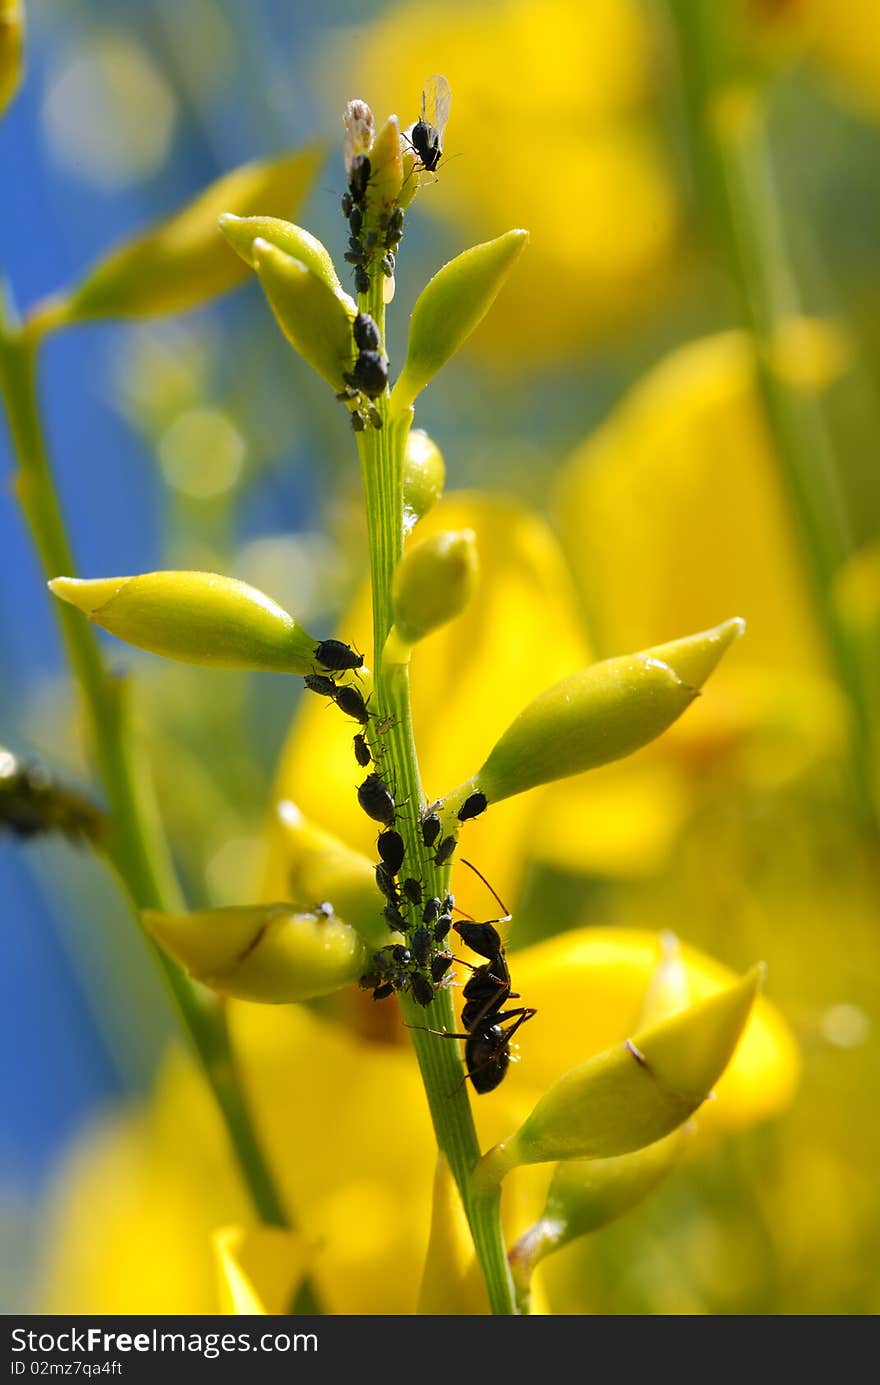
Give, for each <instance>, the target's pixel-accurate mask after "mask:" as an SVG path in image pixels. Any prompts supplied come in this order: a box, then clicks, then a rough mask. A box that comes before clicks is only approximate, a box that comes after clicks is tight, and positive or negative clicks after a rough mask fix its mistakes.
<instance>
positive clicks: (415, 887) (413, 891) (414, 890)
mask: <svg viewBox="0 0 880 1385" xmlns="http://www.w3.org/2000/svg"><path fill="white" fill-rule="evenodd" d="M403 893H404V894H405V895H406V897H407V899H408V900H409V902H410V904H414V905H415V906H416V907H417V908H418V906H419V905H420V904H421V902H422V887H421V885H420V884H419V882H418V880H414V879H413V878H412V876H408V877H407V879H406V880H404V882H403Z"/></svg>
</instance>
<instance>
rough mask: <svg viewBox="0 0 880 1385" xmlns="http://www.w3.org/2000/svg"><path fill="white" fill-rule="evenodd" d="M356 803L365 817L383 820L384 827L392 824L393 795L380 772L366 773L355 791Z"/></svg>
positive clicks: (377, 820) (375, 820)
mask: <svg viewBox="0 0 880 1385" xmlns="http://www.w3.org/2000/svg"><path fill="white" fill-rule="evenodd" d="M357 796H358V803H359V804H360V805H361V807H362V808H363V810H364V812H365V813H366V815H367V817H369V818H372V819H373V821H374V822H384V823H385V825H386V827H391V826H393V824H394V812H395V806H396V805H395V802H394V795H393V794H392V792H391V790H390V789H389V787H388V785H387V784H386V783H385V780H384V779H383V778H382V776H381V774H368V775H367V777H366V779H365V780H364V782H363V783H362V784H361V786H360V788H359V789H358V791H357Z"/></svg>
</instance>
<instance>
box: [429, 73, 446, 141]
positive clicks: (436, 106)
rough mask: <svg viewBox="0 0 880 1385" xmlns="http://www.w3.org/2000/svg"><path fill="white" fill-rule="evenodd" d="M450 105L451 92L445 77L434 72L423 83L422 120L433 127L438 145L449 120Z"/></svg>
mask: <svg viewBox="0 0 880 1385" xmlns="http://www.w3.org/2000/svg"><path fill="white" fill-rule="evenodd" d="M451 104H452V91H451V89H450V86H449V83H448V82H447V80H446V78H445V77H442V76H441V75H440V73H438V72H435V73H434V75H433V76H432V77H429V78H428V80H427V82H426V83H425V89H424V91H423V92H422V120H424V121H427V123H428V124H429V125H433V126H434V129H435V130H436V131H437V135H438V137H439V140H440V143H441V145H442V143H443V133H444V131H445V129H446V124H447V121H448V120H449V107H450V105H451Z"/></svg>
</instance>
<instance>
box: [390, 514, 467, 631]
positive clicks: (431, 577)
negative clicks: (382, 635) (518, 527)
mask: <svg viewBox="0 0 880 1385" xmlns="http://www.w3.org/2000/svg"><path fill="white" fill-rule="evenodd" d="M478 573H479V562H478V559H477V543H476V535H475V534H474V531H473V530H472V529H459V530H445V531H444V532H442V533H440V534H434V535H433V536H432V537H431V538H430V539H425V540H424V541H423V542H422V543H417V544H416V545H415V546H414V547H413V548H410V549H409V550H408V551H407V552H406V553H405V554H404V555H403V557H402V558H401V560H400V562H399V563H398V565H397V570H396V572H395V574H394V583H393V586H392V600H393V604H394V623H395V626H396V628H397V632H398V634H399V636H400V638H401V639H402V640H403V641H404V643H406V644H415V643H416V642H417V641H418V640H423V639H424V638H425V636H426V635H430V633H431V631H432V630H436V629H437V628H438V626H441V625H446V624H448V622H449V621H450V620H454V619H455V617H456V616H459V615H461V613H462V611H463V610H464V609H465V607H466V606H467V604H468V602H469V601H470V599H471V597H472V596H473V594H474V590H475V588H476V584H477V576H478Z"/></svg>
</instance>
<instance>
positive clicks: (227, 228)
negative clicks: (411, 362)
mask: <svg viewBox="0 0 880 1385" xmlns="http://www.w3.org/2000/svg"><path fill="white" fill-rule="evenodd" d="M218 225H219V227H220V230H221V231H222V232H223V234H224V236H225V237H226V239H227V240H228V241H229V244H230V245H231V246H232V248H233V250H234V251H235V252H236V254H238V255H240V256H241V258H242V259H243V260H244V262H245V264H248V265H250V267H251V269H256V267H257V265H256V260H255V257H254V242H255V241H257V240H264V241H266V242H267V243H268V244H269V245H274V246H275V249H276V250H283V251H284V253H285V255H290V256H292V258H293V259H295V260H299V262H300V264H303V265H305V267H306V269H310V270H311V272H312V273H313V274H317V276H318V278H319V279H323V280H324V283H325V284H326V285H327V287H328V288H329V289H332V290H333V292H334V293H335V294H336V296H337V297H338V298H343V299H348V302H349V303H350V304H351V308H352V311H354V310H355V308H354V302H353V300H352V299H351V298H349V296H348V295H347V294H345V293H344V292H343V288H342V285H341V283H340V282H339V276H338V275H337V273H336V269H335V268H334V265H333V261H332V259H331V258H330V252H329V250H328V249H327V247H326V246H325V245H323V244H322V243H321V241H319V240H318V238H317V236H313V235H312V234H311V232H310V231H304V230H303V228H302V226H294V224H293V222H292V221H282V220H281V218H280V217H277V216H235V215H234V214H233V213H232V212H224V214H223V215H222V216H221V217H219V219H218Z"/></svg>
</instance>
